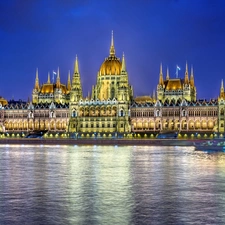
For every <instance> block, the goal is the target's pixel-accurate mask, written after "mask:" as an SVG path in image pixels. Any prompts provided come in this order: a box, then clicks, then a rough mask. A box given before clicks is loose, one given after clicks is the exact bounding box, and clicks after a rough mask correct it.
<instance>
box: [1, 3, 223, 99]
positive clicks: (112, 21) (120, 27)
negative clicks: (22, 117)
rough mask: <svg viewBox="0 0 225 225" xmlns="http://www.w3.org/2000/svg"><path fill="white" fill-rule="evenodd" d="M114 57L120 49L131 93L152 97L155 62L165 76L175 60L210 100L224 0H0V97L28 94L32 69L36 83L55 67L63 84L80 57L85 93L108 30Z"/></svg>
mask: <svg viewBox="0 0 225 225" xmlns="http://www.w3.org/2000/svg"><path fill="white" fill-rule="evenodd" d="M112 30H113V32H114V44H115V49H116V55H117V57H120V58H122V54H123V52H124V54H125V59H126V66H127V71H128V74H129V82H130V84H131V85H133V87H134V95H135V96H139V95H152V92H153V90H154V89H155V90H156V86H157V83H158V80H159V66H160V63H161V62H162V64H163V73H164V77H165V76H166V67H167V66H168V67H169V70H170V77H171V78H172V77H173V78H174V77H175V72H176V65H179V66H180V67H181V71H179V77H181V78H184V73H185V63H186V61H187V62H188V66H189V74H190V68H191V65H193V68H194V77H195V85H196V87H197V98H198V99H203V98H206V99H210V98H217V97H218V95H219V90H220V84H221V79H224V80H225V1H223V0H221V1H220V0H210V1H209V0H149V1H148V0H138V1H130V0H123V1H121V0H107V1H106V0H98V1H97V0H96V1H94V0H90V1H87V0H39V1H38V0H20V1H19V0H2V1H0V40H1V42H0V76H1V82H0V95H1V96H3V97H4V98H6V99H7V100H9V99H15V100H18V99H23V100H27V99H28V97H29V98H31V96H32V89H33V87H34V82H35V71H36V68H38V69H39V81H40V83H45V82H47V74H48V72H51V75H52V71H53V70H55V71H56V70H57V68H58V67H59V68H60V77H61V82H62V83H67V76H68V70H71V71H73V67H74V60H75V57H76V54H77V55H78V59H79V67H80V73H81V81H82V86H83V93H84V96H87V94H88V92H90V93H91V87H92V85H94V84H96V77H97V72H98V70H99V68H100V66H101V64H102V62H103V61H104V59H105V57H108V55H109V47H110V39H111V31H112Z"/></svg>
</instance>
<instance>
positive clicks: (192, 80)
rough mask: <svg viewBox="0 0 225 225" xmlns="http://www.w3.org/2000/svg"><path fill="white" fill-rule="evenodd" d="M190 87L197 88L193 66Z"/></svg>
mask: <svg viewBox="0 0 225 225" xmlns="http://www.w3.org/2000/svg"><path fill="white" fill-rule="evenodd" d="M190 85H191V87H194V86H195V81H194V72H193V66H191V76H190Z"/></svg>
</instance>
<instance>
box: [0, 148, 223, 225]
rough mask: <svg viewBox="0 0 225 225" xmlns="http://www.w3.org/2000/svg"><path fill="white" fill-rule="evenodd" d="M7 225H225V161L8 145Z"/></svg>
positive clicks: (2, 214)
mask: <svg viewBox="0 0 225 225" xmlns="http://www.w3.org/2000/svg"><path fill="white" fill-rule="evenodd" d="M0 224H1V225H2V224H18V225H22V224H29V225H32V224H71V225H72V224H85V225H86V224H96V225H97V224H122V225H124V224H225V155H224V153H214V154H207V153H204V152H196V151H194V148H193V147H165V146H164V147H160V146H151V147H149V146H126V147H124V146H123V147H119V146H21V145H20V146H19V145H18V146H16V145H15V146H10V145H2V146H0Z"/></svg>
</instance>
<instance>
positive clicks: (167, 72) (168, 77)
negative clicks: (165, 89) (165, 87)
mask: <svg viewBox="0 0 225 225" xmlns="http://www.w3.org/2000/svg"><path fill="white" fill-rule="evenodd" d="M169 79H170V76H169V68H168V67H167V70H166V80H169Z"/></svg>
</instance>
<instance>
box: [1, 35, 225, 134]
mask: <svg viewBox="0 0 225 225" xmlns="http://www.w3.org/2000/svg"><path fill="white" fill-rule="evenodd" d="M56 75H57V78H56V80H55V81H54V80H52V81H51V80H50V75H49V74H48V78H47V82H46V83H44V84H42V85H40V84H39V74H38V70H37V71H36V78H35V85H34V89H33V92H32V101H31V102H12V101H11V102H7V101H6V100H5V99H3V98H1V99H0V131H1V132H3V133H10V132H11V133H13V132H14V133H19V132H20V133H21V132H24V133H25V132H29V131H34V130H48V131H49V132H52V133H54V132H55V133H61V134H62V133H64V134H76V135H81V134H82V135H83V136H85V137H91V136H93V135H94V136H96V135H97V134H99V136H101V135H102V136H104V135H105V136H107V137H110V136H112V135H115V134H118V133H121V134H124V135H126V134H132V135H133V134H134V133H142V134H150V133H154V134H155V133H158V132H160V131H179V132H185V133H188V132H189V133H193V134H194V133H198V132H204V133H211V134H212V133H214V132H220V133H224V132H225V92H224V85H223V81H222V82H221V88H220V93H219V97H218V98H217V99H214V100H208V101H207V100H197V98H196V96H197V89H196V86H195V83H194V73H193V68H191V73H190V77H189V71H188V64H187V63H186V70H185V74H184V78H183V79H182V78H178V77H176V78H170V76H169V70H168V69H167V73H166V77H165V78H164V77H163V69H162V64H161V65H160V73H159V83H158V84H157V87H156V90H157V92H156V95H155V94H154V95H153V96H151V97H150V96H139V97H136V98H134V97H133V88H132V86H131V85H130V83H129V79H128V72H127V69H126V63H125V56H124V54H123V55H122V60H121V59H120V58H118V57H117V56H116V52H115V47H114V38H113V33H112V37H111V45H110V49H109V56H108V57H107V58H105V60H104V61H103V63H102V65H101V66H100V69H99V71H98V73H97V79H96V84H95V85H93V87H92V92H91V96H87V97H85V96H83V91H82V83H81V74H80V71H79V63H78V58H77V57H76V59H75V63H74V71H73V74H72V81H71V80H70V73H69V74H68V82H67V84H62V83H61V81H60V73H59V69H58V71H57V73H56Z"/></svg>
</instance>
